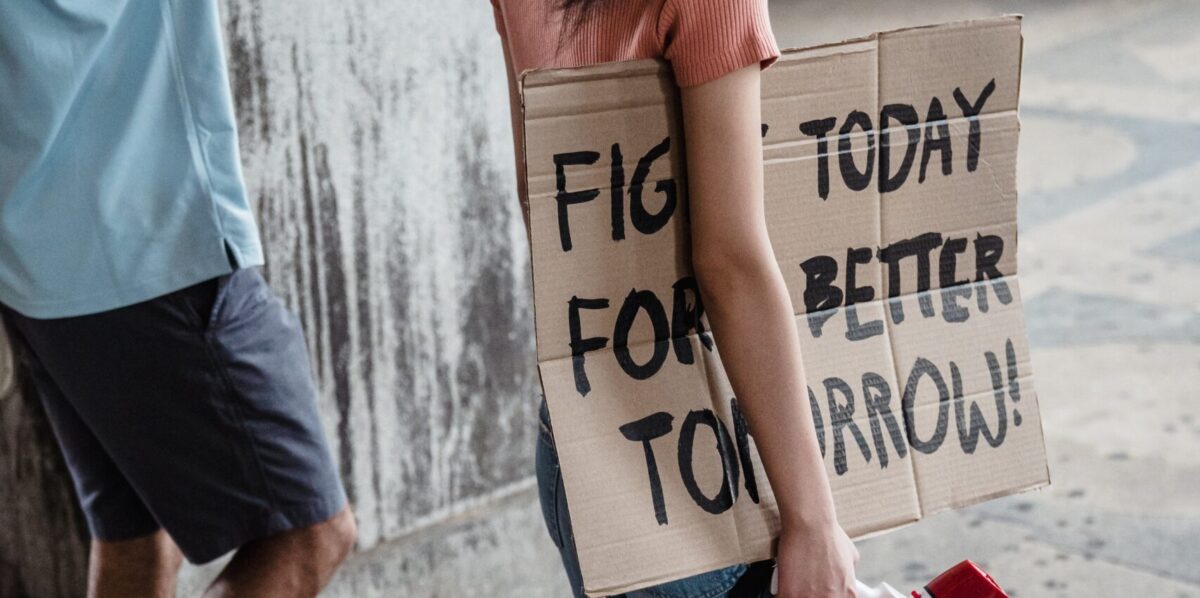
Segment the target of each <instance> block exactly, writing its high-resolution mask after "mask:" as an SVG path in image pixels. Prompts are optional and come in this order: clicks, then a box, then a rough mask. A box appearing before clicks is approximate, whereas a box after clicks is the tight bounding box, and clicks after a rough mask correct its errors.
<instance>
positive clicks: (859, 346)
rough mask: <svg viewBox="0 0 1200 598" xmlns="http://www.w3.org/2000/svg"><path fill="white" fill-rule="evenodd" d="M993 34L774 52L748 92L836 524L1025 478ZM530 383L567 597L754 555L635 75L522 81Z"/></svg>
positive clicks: (1007, 70)
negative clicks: (551, 438)
mask: <svg viewBox="0 0 1200 598" xmlns="http://www.w3.org/2000/svg"><path fill="white" fill-rule="evenodd" d="M1020 26H1021V21H1020V18H1019V17H1005V18H999V19H992V20H984V21H974V22H967V23H956V24H950V25H940V26H934V27H924V28H918V29H908V30H903V31H895V32H890V33H881V34H877V35H873V36H870V37H867V38H863V39H859V40H854V41H848V42H844V43H839V44H832V45H827V46H820V47H815V48H810V49H804V50H795V51H789V52H786V53H785V54H784V56H783V57H782V58H781V59H780V61H779V62H778V63H777V64H776V65H775V66H774V67H773V68H771V69H770V70H768V71H766V72H765V73H764V75H763V84H762V85H763V95H762V97H763V117H764V120H765V122H764V123H763V126H762V133H763V144H764V152H765V154H764V158H765V160H764V162H765V168H766V208H767V219H768V223H769V233H770V237H771V241H772V244H773V246H774V249H775V252H776V255H777V257H778V259H779V265H780V267H781V269H782V271H783V273H784V277H785V279H786V281H787V285H788V289H789V291H790V293H791V298H792V301H793V304H794V305H795V307H796V312H797V313H796V330H797V332H798V334H799V335H800V338H801V343H802V348H803V361H804V363H803V367H804V370H805V372H806V374H807V380H808V384H809V388H808V393H807V395H808V396H807V397H798V400H807V401H809V402H810V404H811V408H812V413H813V421H798V422H795V425H796V426H814V427H815V428H816V431H817V437H818V439H819V441H820V448H821V451H822V453H823V455H824V458H825V462H826V466H827V468H828V474H829V477H830V480H831V482H832V486H833V490H834V496H835V500H836V502H837V509H838V515H839V517H840V519H841V523H842V524H843V526H844V527H845V528H846V529H847V531H848V532H849V533H850V534H852V535H854V536H863V535H866V534H871V533H875V532H880V531H883V530H887V529H891V528H895V527H898V526H901V525H904V524H907V523H910V522H913V521H916V520H918V519H920V518H921V517H923V516H925V515H928V514H930V513H934V512H937V511H942V510H946V509H954V508H959V507H963V506H966V505H969V504H973V503H977V502H980V501H983V500H987V499H990V498H995V497H999V496H1004V495H1007V494H1012V493H1014V492H1018V491H1022V490H1026V489H1030V488H1035V487H1039V486H1042V485H1045V484H1046V483H1048V480H1049V478H1048V472H1047V468H1046V459H1045V454H1044V447H1043V442H1042V432H1041V420H1040V417H1039V414H1038V406H1037V397H1036V394H1035V392H1034V389H1033V384H1032V380H1031V373H1030V367H1029V350H1028V346H1027V342H1026V338H1025V332H1024V329H1025V326H1024V321H1023V317H1022V311H1021V298H1020V285H1019V281H1018V277H1017V262H1016V254H1017V251H1016V249H1017V226H1016V208H1017V195H1016V183H1015V175H1016V173H1015V170H1016V151H1017V136H1018V131H1019V128H1020V125H1019V122H1018V119H1017V97H1018V92H1019V89H1020V66H1021V44H1022V40H1021V29H1020ZM523 100H524V119H525V120H524V125H525V140H526V147H525V160H526V164H527V171H528V176H529V179H528V188H529V200H530V209H531V229H532V251H533V281H534V299H535V306H536V316H537V317H536V321H537V325H536V329H537V346H538V365H539V368H540V372H541V377H542V383H543V388H544V391H545V394H546V398H547V400H548V402H549V405H550V413H551V418H552V420H553V425H554V433H555V441H556V444H557V448H558V452H559V455H560V458H561V460H562V468H563V476H564V483H565V487H566V492H567V497H568V502H569V506H570V515H571V520H572V523H573V527H574V532H575V544H576V547H577V548H578V550H579V556H580V563H581V566H582V570H583V576H584V583H585V586H586V589H587V591H588V592H589V593H590V594H596V595H604V594H618V593H621V592H625V591H629V590H633V589H637V588H640V587H645V586H649V585H654V584H658V583H662V582H665V581H669V580H672V579H678V578H682V577H686V576H688V575H692V574H696V573H700V572H704V571H709V570H713V569H717V568H720V567H723V566H726V565H730V564H733V563H742V562H750V561H755V560H760V559H764V558H768V557H770V556H771V545H772V540H773V538H774V537H775V535H776V533H777V531H778V514H777V510H776V505H775V502H774V498H773V496H772V493H771V489H770V486H769V484H768V481H767V479H766V477H765V475H764V473H763V468H762V466H761V463H760V461H759V457H758V454H757V452H756V450H755V443H754V431H753V430H751V429H750V428H749V427H748V426H747V424H746V420H745V419H744V418H743V417H742V413H741V411H740V409H739V406H738V400H737V397H735V396H734V394H733V391H732V389H731V388H730V385H729V382H728V380H727V379H726V376H725V373H724V369H723V368H722V365H721V359H720V354H719V347H717V346H716V345H715V343H714V341H713V338H712V337H711V336H710V334H709V332H708V329H707V325H706V319H705V317H704V306H703V303H702V301H701V297H700V295H699V293H698V289H697V285H696V281H695V279H694V278H693V276H692V271H691V266H690V264H689V259H688V255H689V252H688V246H689V240H688V227H687V188H686V175H685V171H684V162H685V161H684V152H685V147H684V142H683V138H682V135H681V131H682V126H681V122H680V114H679V100H678V90H677V89H676V87H675V85H674V84H673V82H672V80H671V76H670V71H669V69H668V67H667V66H666V65H665V64H663V63H661V62H657V61H640V62H631V63H621V64H611V65H603V66H597V67H591V68H584V69H573V70H557V71H541V72H533V73H529V74H527V75H526V76H525V77H524V80H523Z"/></svg>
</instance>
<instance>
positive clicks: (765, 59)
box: [671, 34, 779, 87]
mask: <svg viewBox="0 0 1200 598" xmlns="http://www.w3.org/2000/svg"><path fill="white" fill-rule="evenodd" d="M778 59H779V47H778V46H777V45H776V43H775V38H774V36H771V35H769V34H768V35H766V36H756V35H749V36H747V37H746V38H745V39H742V40H740V42H739V43H737V44H735V45H732V46H727V47H724V48H721V49H719V50H714V51H713V52H711V53H709V54H708V55H707V56H704V57H702V58H698V59H694V60H686V59H685V60H680V59H676V60H674V61H672V62H671V68H672V69H673V70H674V71H675V82H676V83H677V84H678V85H679V86H680V87H695V86H697V85H703V84H705V83H708V82H710V81H716V80H717V79H720V78H721V77H724V76H725V75H728V74H729V73H732V72H734V71H736V70H739V69H742V68H744V67H748V66H750V65H752V64H756V63H757V64H759V65H761V67H762V68H763V69H764V70H765V69H767V68H768V67H770V66H771V65H772V64H774V63H775V61H776V60H778Z"/></svg>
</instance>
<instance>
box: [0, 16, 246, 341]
mask: <svg viewBox="0 0 1200 598" xmlns="http://www.w3.org/2000/svg"><path fill="white" fill-rule="evenodd" d="M262 262H263V252H262V245H261V242H260V241H259V237H258V229H257V227H256V226H255V223H254V215H253V213H252V211H251V209H250V205H249V202H248V201H247V199H246V191H245V185H244V183H243V181H242V173H241V167H240V165H239V158H238V149H237V130H236V127H235V121H234V116H233V102H232V98H231V94H230V91H229V80H228V75H227V73H226V70H225V56H224V50H223V47H222V43H221V25H220V19H219V18H218V14H217V6H216V0H0V303H4V304H5V305H7V306H9V307H11V308H12V309H14V310H16V311H18V312H20V313H22V314H24V315H26V316H29V317H33V318H62V317H68V316H77V315H84V314H90V313H96V312H101V311H107V310H110V309H115V308H118V307H123V306H126V305H131V304H134V303H138V302H140V301H144V300H147V299H151V298H153V297H157V296H160V295H164V294H167V293H169V292H171V291H174V290H177V289H181V288H183V287H186V286H189V285H191V284H194V283H197V282H200V281H203V280H207V279H209V278H214V277H216V276H220V275H222V274H226V273H229V272H231V271H232V270H233V269H234V268H235V267H246V266H254V265H259V264H262Z"/></svg>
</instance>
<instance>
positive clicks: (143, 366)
mask: <svg viewBox="0 0 1200 598" xmlns="http://www.w3.org/2000/svg"><path fill="white" fill-rule="evenodd" d="M3 311H4V316H5V318H4V319H5V321H6V322H7V323H8V328H9V331H10V336H12V337H13V341H14V343H13V344H14V345H15V346H16V347H17V348H18V351H17V352H18V354H19V355H20V358H21V359H22V361H23V362H24V363H25V365H26V366H27V367H28V368H29V370H30V371H31V372H32V375H33V381H34V385H35V386H36V388H37V390H38V395H39V396H40V397H41V400H42V403H43V404H44V405H45V409H46V413H47V415H48V416H49V419H50V423H51V425H52V427H53V428H54V433H55V435H56V436H57V438H58V442H59V445H60V446H61V447H62V451H63V455H64V457H65V458H66V462H67V465H68V466H69V468H70V470H71V474H72V477H73V478H74V482H75V488H76V491H77V492H78V494H79V500H80V503H81V504H82V506H83V511H84V514H85V515H86V517H87V520H88V525H89V527H90V529H91V532H92V535H93V537H94V538H96V539H99V540H105V541H118V540H127V539H131V538H137V537H140V536H145V535H147V534H150V533H153V532H155V531H157V530H159V529H163V530H166V532H167V533H168V534H170V536H171V538H172V539H174V540H175V543H176V544H178V545H179V547H180V549H181V550H182V551H183V554H184V555H185V556H186V557H187V558H188V560H190V561H192V562H194V563H205V562H208V561H211V560H213V559H215V558H217V557H219V556H221V555H223V554H225V553H227V552H229V551H231V550H235V549H237V548H238V547H239V546H242V545H243V544H245V543H247V542H249V541H251V540H254V539H256V538H262V537H265V536H270V535H273V534H277V533H280V532H283V531H287V530H292V529H299V528H304V527H309V526H311V525H314V524H317V523H320V522H322V521H326V520H328V519H330V518H331V517H333V516H334V515H336V514H337V513H338V512H339V511H340V510H341V509H342V508H343V507H344V506H345V504H346V495H345V491H344V489H343V488H342V484H341V481H340V479H339V477H338V473H337V468H336V467H335V465H334V463H333V459H332V456H331V455H330V452H329V447H328V444H327V443H326V439H325V433H324V431H323V428H322V427H321V421H320V417H319V413H318V409H317V401H316V398H317V397H316V389H315V387H314V385H313V378H312V371H311V369H310V365H309V360H308V350H307V348H306V346H305V341H304V336H303V334H302V333H301V329H300V324H299V321H298V320H297V319H296V317H295V315H293V314H292V313H291V312H290V311H289V310H288V309H287V308H286V307H284V305H283V303H282V302H281V301H280V300H279V299H278V298H277V297H275V296H274V295H273V294H272V293H271V290H270V288H269V287H268V286H267V284H266V282H265V281H264V280H263V278H262V275H261V274H260V273H259V272H258V270H257V269H242V270H238V271H236V272H234V273H233V274H229V275H226V276H222V277H220V278H216V279H213V280H209V281H206V282H203V283H200V284H197V285H195V286H191V287H188V288H186V289H183V290H180V291H176V292H174V293H171V294H168V295H164V296H162V297H158V298H155V299H151V300H150V301H146V302H144V303H138V304H136V305H131V306H128V307H123V308H120V309H116V310H113V311H108V312H104V313H99V314H95V315H88V316H81V317H75V318H62V319H53V320H35V319H31V318H26V317H24V316H22V315H20V314H18V313H16V312H14V311H12V310H11V309H7V308H5V309H4V310H3Z"/></svg>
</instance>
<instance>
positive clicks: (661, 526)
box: [541, 336, 770, 593]
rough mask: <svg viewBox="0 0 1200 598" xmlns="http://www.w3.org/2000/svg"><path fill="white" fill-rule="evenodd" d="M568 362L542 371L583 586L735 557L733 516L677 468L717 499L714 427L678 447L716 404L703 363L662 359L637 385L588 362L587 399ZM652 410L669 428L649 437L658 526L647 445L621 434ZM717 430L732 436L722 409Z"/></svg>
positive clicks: (661, 575)
mask: <svg viewBox="0 0 1200 598" xmlns="http://www.w3.org/2000/svg"><path fill="white" fill-rule="evenodd" d="M684 342H688V343H690V346H691V347H692V348H693V350H694V351H696V355H697V356H699V355H701V354H702V353H701V352H705V353H706V352H707V349H705V348H704V347H703V345H702V344H701V343H700V341H699V339H698V337H696V336H691V337H688V338H686V339H684ZM600 353H604V352H600ZM571 367H572V366H571V363H570V359H565V360H557V361H552V362H544V363H543V364H542V365H541V370H542V378H543V380H544V381H545V390H546V393H547V400H548V401H549V406H550V409H551V412H552V413H553V417H554V436H555V441H556V448H557V450H558V453H559V458H560V459H561V461H562V463H563V464H564V466H563V482H564V486H565V488H566V492H567V496H568V501H569V505H570V512H571V518H572V519H571V520H572V524H573V526H574V531H575V534H576V538H577V545H576V546H577V548H578V549H579V553H580V561H581V564H582V568H583V573H584V576H585V578H586V579H587V580H588V588H589V591H592V590H594V591H596V592H600V593H620V592H623V591H626V590H628V589H629V588H630V587H632V586H636V585H637V584H638V583H639V582H650V581H655V580H657V581H665V580H666V579H670V578H679V577H685V576H687V575H690V574H695V573H700V572H703V571H708V570H712V569H717V568H720V567H723V566H727V565H730V564H733V563H737V562H742V561H741V560H740V559H741V551H740V547H739V530H738V529H737V527H736V524H735V518H734V513H733V512H731V511H725V512H724V513H721V514H718V515H714V514H711V513H709V512H707V511H705V510H704V508H702V507H701V506H699V505H698V504H697V502H696V500H695V499H694V498H693V497H692V496H691V494H690V493H689V491H688V490H687V488H686V486H685V485H684V483H683V482H682V479H683V477H682V476H683V475H684V473H683V469H684V468H689V469H690V475H691V476H692V477H693V479H694V480H695V485H696V487H697V488H698V489H699V490H700V491H701V492H702V493H703V494H704V495H706V496H708V497H713V496H718V495H719V493H720V489H721V487H722V485H723V484H725V477H724V471H723V466H722V459H721V455H720V452H719V450H720V449H719V448H718V442H717V440H716V438H717V435H716V434H715V433H714V431H713V428H712V427H709V426H706V425H704V424H699V425H696V426H695V427H694V430H695V433H694V442H692V443H687V444H686V446H685V444H683V443H681V437H682V432H683V430H684V428H685V427H686V426H685V421H686V420H687V418H688V416H689V414H690V413H691V412H693V411H702V410H705V409H712V408H713V403H712V400H711V398H710V397H711V394H710V392H709V388H708V382H707V378H706V376H705V374H704V371H703V369H704V367H705V366H704V365H703V362H702V361H701V360H700V359H697V360H696V362H695V363H694V364H691V365H684V364H679V363H677V362H676V361H675V360H674V359H672V360H669V361H668V363H667V365H666V366H665V367H664V369H663V370H662V372H661V373H660V374H659V375H656V376H654V377H653V378H650V379H648V380H645V381H641V382H640V383H639V384H638V385H637V386H636V387H635V386H633V385H631V383H630V382H629V379H628V377H626V376H625V375H624V374H623V373H622V372H621V371H620V370H619V369H618V368H619V366H618V365H617V364H616V361H615V360H613V359H611V358H607V359H605V358H601V359H594V363H593V364H590V365H589V368H590V369H591V372H592V374H593V375H592V380H593V382H592V390H591V392H590V393H589V395H588V396H587V397H586V398H581V397H579V396H578V394H576V392H575V387H574V384H573V383H571V382H570V380H571V377H572V376H571ZM658 413H661V414H666V416H667V419H668V421H669V427H670V431H669V432H668V433H666V434H664V435H662V436H659V437H656V438H654V439H653V440H651V441H650V448H651V449H652V450H653V454H654V458H655V464H656V469H657V472H658V476H659V479H660V482H661V489H662V507H663V510H662V514H663V520H665V523H663V522H661V521H663V520H660V519H658V514H657V512H656V509H655V505H654V500H653V494H652V492H651V483H650V478H649V473H648V472H649V469H648V465H647V457H646V451H645V446H644V445H643V443H642V442H638V441H631V440H629V439H627V438H626V437H625V436H624V435H623V434H622V433H621V432H620V429H621V427H622V426H626V425H628V424H630V423H631V422H637V421H640V420H643V419H644V418H646V417H648V416H652V415H654V414H658ZM721 426H722V427H723V430H726V431H728V433H730V434H732V431H733V429H734V428H733V422H732V420H731V419H730V418H729V416H728V412H727V410H726V412H725V413H723V414H721ZM731 449H732V447H730V446H726V447H725V450H731ZM688 450H690V451H691V454H692V458H691V459H686V460H685V459H681V458H680V453H681V451H685V452H686V451H688ZM567 464H586V465H584V466H582V467H574V468H571V467H568V465H567ZM760 471H761V470H760ZM760 476H761V474H760ZM739 489H740V485H739ZM745 502H747V503H749V501H745ZM769 539H770V537H769V536H766V537H765V540H766V541H769Z"/></svg>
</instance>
